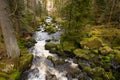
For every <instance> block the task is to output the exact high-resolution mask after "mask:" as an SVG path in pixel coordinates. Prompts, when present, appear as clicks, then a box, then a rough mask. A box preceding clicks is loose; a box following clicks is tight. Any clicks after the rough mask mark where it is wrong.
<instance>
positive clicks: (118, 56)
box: [114, 50, 120, 63]
mask: <svg viewBox="0 0 120 80" xmlns="http://www.w3.org/2000/svg"><path fill="white" fill-rule="evenodd" d="M114 52H115V59H116V61H117V62H118V63H120V51H119V50H114Z"/></svg>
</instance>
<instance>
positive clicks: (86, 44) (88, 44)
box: [80, 37, 102, 49]
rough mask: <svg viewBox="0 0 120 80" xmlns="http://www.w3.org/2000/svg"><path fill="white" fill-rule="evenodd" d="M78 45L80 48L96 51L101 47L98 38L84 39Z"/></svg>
mask: <svg viewBox="0 0 120 80" xmlns="http://www.w3.org/2000/svg"><path fill="white" fill-rule="evenodd" d="M80 45H81V47H82V48H89V49H98V48H100V47H101V46H102V40H101V39H100V38H98V37H91V38H84V40H82V41H81V42H80Z"/></svg>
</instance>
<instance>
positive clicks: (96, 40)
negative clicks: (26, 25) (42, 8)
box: [22, 17, 120, 80]
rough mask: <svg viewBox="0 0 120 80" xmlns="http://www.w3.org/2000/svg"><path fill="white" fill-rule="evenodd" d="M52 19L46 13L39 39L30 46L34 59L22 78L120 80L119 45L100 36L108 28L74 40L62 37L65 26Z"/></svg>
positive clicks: (38, 35) (34, 79)
mask: <svg viewBox="0 0 120 80" xmlns="http://www.w3.org/2000/svg"><path fill="white" fill-rule="evenodd" d="M52 20H53V19H52V18H51V17H47V18H46V19H45V22H43V23H42V24H41V25H40V27H39V28H38V29H37V31H36V32H35V34H34V36H33V38H34V39H35V40H36V42H37V43H36V44H35V46H33V47H32V48H30V52H31V53H32V54H33V55H34V59H33V62H32V66H31V69H30V70H27V71H25V72H24V73H23V79H22V80H119V74H120V73H119V69H120V64H119V58H120V57H119V55H120V51H119V50H120V49H119V47H110V46H109V45H107V44H105V43H104V40H103V39H101V38H100V37H97V35H103V33H104V32H106V30H105V29H100V30H99V29H98V30H92V31H90V32H87V33H86V34H85V37H84V38H83V39H82V40H81V41H79V42H77V43H74V42H73V41H68V40H66V39H64V40H63V39H62V40H60V39H61V34H62V37H63V36H64V33H63V32H64V30H61V29H60V28H59V27H60V26H59V25H58V24H56V23H53V22H52ZM56 25H57V26H56ZM51 26H52V27H51ZM52 28H53V29H52ZM101 30H102V31H101ZM48 31H49V32H48ZM106 37H107V36H106ZM76 44H77V45H76Z"/></svg>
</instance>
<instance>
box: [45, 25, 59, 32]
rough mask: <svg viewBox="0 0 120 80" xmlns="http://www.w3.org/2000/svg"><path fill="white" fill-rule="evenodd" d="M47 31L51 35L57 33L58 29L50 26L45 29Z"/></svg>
mask: <svg viewBox="0 0 120 80" xmlns="http://www.w3.org/2000/svg"><path fill="white" fill-rule="evenodd" d="M45 31H46V32H48V33H49V34H51V33H55V32H56V31H57V29H56V27H54V26H51V25H49V26H46V27H45Z"/></svg>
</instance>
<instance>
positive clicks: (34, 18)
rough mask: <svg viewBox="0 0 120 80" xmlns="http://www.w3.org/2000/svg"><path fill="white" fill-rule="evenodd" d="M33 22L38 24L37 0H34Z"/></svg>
mask: <svg viewBox="0 0 120 80" xmlns="http://www.w3.org/2000/svg"><path fill="white" fill-rule="evenodd" d="M33 14H34V15H33V20H34V21H33V22H34V26H36V0H34V1H33Z"/></svg>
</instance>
